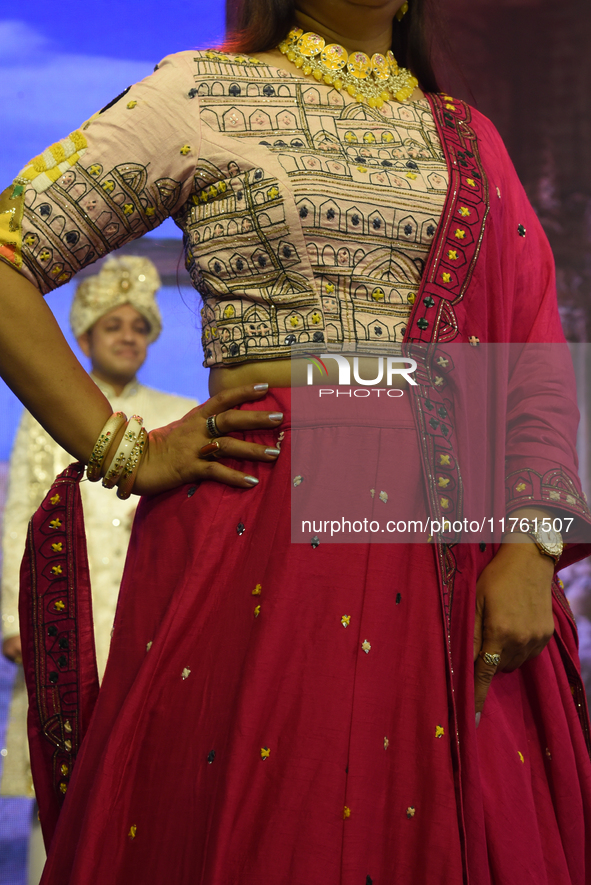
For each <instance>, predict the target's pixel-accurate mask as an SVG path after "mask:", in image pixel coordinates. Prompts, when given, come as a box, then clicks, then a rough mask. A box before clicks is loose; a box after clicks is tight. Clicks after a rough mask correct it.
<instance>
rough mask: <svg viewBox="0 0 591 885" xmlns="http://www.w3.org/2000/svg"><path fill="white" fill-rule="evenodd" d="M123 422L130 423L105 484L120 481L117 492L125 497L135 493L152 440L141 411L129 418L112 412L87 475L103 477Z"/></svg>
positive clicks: (97, 477)
mask: <svg viewBox="0 0 591 885" xmlns="http://www.w3.org/2000/svg"><path fill="white" fill-rule="evenodd" d="M123 424H126V427H125V431H124V433H123V436H122V437H121V440H120V442H119V445H118V446H117V450H116V452H115V454H114V455H113V457H112V459H111V461H110V463H109V467H108V468H107V470H106V472H105V476H104V478H103V485H104V487H105V488H106V489H112V488H113V486H115V485H118V486H119V488H118V490H117V496H118V497H119V498H122V499H123V500H125V499H126V498H129V496H130V495H131V492H132V490H133V485H134V482H135V478H136V475H137V472H138V470H139V467H140V464H141V462H142V458H143V456H144V454H145V451H146V448H147V443H148V434H147V432H146V431H145V430H144V428H143V427H142V424H143V418H140V417H139V415H134V416H133V417H132V418H130V420H129V421H128V420H127V417H126V416H125V415H124V414H123V412H116V413H115V414H114V415H111V417H110V418H109V420H108V421H107V423H106V424H105V426H104V427H103V429H102V431H101V432H100V434H99V437H98V439H97V441H96V443H95V446H94V449H93V450H92V454H91V456H90V458H89V461H88V467H87V470H86V475H87V477H88V479H89V480H90V481H91V482H97V480H99V479H100V478H101V473H102V472H103V468H104V465H105V463H106V459H107V455H108V454H109V451H110V449H111V445H112V443H113V439H114V438H115V436H116V435H117V433H118V432H119V430H120V429H121V427H122V426H123Z"/></svg>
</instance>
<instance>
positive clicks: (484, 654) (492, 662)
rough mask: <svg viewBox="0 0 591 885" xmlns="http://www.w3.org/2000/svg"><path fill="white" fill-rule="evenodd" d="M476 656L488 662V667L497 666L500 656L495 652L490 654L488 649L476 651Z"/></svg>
mask: <svg viewBox="0 0 591 885" xmlns="http://www.w3.org/2000/svg"><path fill="white" fill-rule="evenodd" d="M478 657H480V658H482V660H483V661H484V663H485V664H488V665H489V666H490V667H498V666H499V664H500V663H501V656H500V655H497V654H491V652H489V651H481V652H478Z"/></svg>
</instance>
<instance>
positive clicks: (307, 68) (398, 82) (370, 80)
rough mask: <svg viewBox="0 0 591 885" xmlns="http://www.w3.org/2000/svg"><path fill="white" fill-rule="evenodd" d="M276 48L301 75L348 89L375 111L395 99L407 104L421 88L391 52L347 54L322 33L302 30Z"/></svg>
mask: <svg viewBox="0 0 591 885" xmlns="http://www.w3.org/2000/svg"><path fill="white" fill-rule="evenodd" d="M277 48H278V49H279V51H280V52H282V53H283V55H286V56H287V58H288V59H289V60H290V61H291V62H293V64H294V65H295V66H296V68H300V70H301V72H302V74H306V76H308V75H312V77H314V79H315V80H318V81H319V82H323V83H326V85H327V86H334V88H335V89H339V90H340V89H346V90H347V92H348V93H349V95H352V96H353V97H354V98H356V99H357V101H365V102H367V104H368V105H369V106H370V107H372V108H381V107H382V105H383V104H384V102H385V101H390V100H391V99H393V98H394V99H396V101H400V102H405V101H408V99H409V98H410V96H411V95H412V94H413V92H414V90H415V88H416V87H417V86H418V85H419V81H418V80H417V79H416V77H413V75H412V74H411V72H410V71H409V70H407V69H406V68H399V67H398V62H397V61H396V59H395V58H394V54H393V53H392V52H390V51H388V52H387V53H386V55H382V54H381V53H379V52H376V53H375V55H373V56H372V57H371V58H370V57H369V55H366V53H365V52H351V53H348V52H347V50H346V49H345V47H344V46H340V45H339V44H338V43H329V44H328V45H327V44H326V41H325V40H324V38H323V37H321V36H320V35H319V34H314V33H313V32H312V31H308V32H307V33H305V34H304V32H303V31H302V29H301V28H294V29H293V30H292V31H290V32H289V34H288V35H287V37H286V39H285V40H284V41H283V43H280V44H279V46H278V47H277Z"/></svg>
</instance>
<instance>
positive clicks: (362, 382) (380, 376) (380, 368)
mask: <svg viewBox="0 0 591 885" xmlns="http://www.w3.org/2000/svg"><path fill="white" fill-rule="evenodd" d="M306 358H307V360H308V366H307V377H306V384H307V385H308V386H312V385H314V383H315V382H314V369H317V370H318V372H319V373H320V375H321V377H322V378H324V379H327V378H328V376H329V371H328V368H327V366H326V363H325V362H324V360H335V362H336V363H337V366H338V372H339V380H338V385H339V387H351V362H350V358H349V357H346V356H343V355H342V354H336V353H322V354H320V356H312V354H307V355H306ZM369 359H371V360H372V364H374V361H375V363H376V369H377V375H376V377H375V378H362V377H361V371H360V366H359V357H357V356H355V357H353V367H352V368H353V382H354V383H355V384H358V385H359V386H360V387H361V388H362V389H361V390H359V389H357V390H355V391H354V395H355V396H369V395H370V391H369V390H367V391H366V390H363V388H367V387H378V385H379V386H381V387H382V388H384V387H393V388H394V389H393V390H392V391H388V396H403V395H404V391H403V390H402V389H400V388H399V387H398V386H396V387H394V376H395V375H398V376H401V377H402V378H404V380H405V381H406V382H407V384H409V385H411V386H415V385H416V384H417V382H416V381H415V379H414V378H413V377H412V373H413V372H416V369H417V363H416V360H413V359H410V358H409V357H401V356H388V357H367V358H365V359H364V363H365V364H366V363H367V361H368V360H369ZM364 369H367V365H365V366H364ZM374 371H376V370H375V369H374ZM333 393H335V390H334V389H333V388H321V389H320V391H319V396H326V395H330V394H333ZM336 393H337V396H338V395H339V391H336ZM348 395H350V391H349V392H348Z"/></svg>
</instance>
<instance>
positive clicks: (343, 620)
mask: <svg viewBox="0 0 591 885" xmlns="http://www.w3.org/2000/svg"><path fill="white" fill-rule="evenodd" d="M350 623H351V615H343V617H342V618H341V624H342V625H343V627H348V626H349V624H350Z"/></svg>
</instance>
